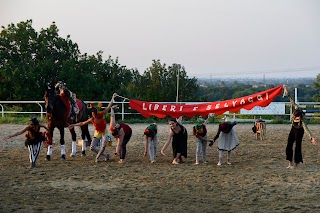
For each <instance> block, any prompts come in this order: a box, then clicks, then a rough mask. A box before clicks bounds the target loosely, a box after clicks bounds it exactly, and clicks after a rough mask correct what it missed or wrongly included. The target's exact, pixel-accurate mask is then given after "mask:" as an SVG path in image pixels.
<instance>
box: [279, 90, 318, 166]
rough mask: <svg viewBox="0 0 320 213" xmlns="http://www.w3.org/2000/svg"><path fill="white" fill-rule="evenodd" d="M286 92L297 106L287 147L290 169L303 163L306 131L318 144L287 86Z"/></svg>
mask: <svg viewBox="0 0 320 213" xmlns="http://www.w3.org/2000/svg"><path fill="white" fill-rule="evenodd" d="M284 94H285V95H286V96H287V97H288V98H289V100H290V102H291V104H292V105H293V106H294V107H295V110H294V111H293V113H292V116H291V124H292V125H291V130H290V133H289V136H288V143H287V147H286V160H288V161H289V165H288V167H287V168H288V169H293V168H295V167H298V165H299V164H300V163H303V160H302V150H301V147H302V146H301V144H302V138H303V135H304V132H306V133H307V134H308V136H309V138H310V140H311V143H312V144H313V145H315V144H317V142H316V140H315V138H314V137H313V136H312V134H311V132H310V130H309V129H308V127H307V125H306V122H305V120H304V112H303V111H302V109H301V108H299V106H298V105H297V104H296V103H295V102H294V100H293V99H292V97H291V96H290V94H289V92H288V90H287V87H286V86H284ZM294 142H296V147H295V150H294V158H293V144H294Z"/></svg>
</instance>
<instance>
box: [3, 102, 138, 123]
mask: <svg viewBox="0 0 320 213" xmlns="http://www.w3.org/2000/svg"><path fill="white" fill-rule="evenodd" d="M84 102H85V103H86V104H89V103H98V102H99V103H102V104H109V101H84ZM22 104H37V105H38V106H39V111H23V112H19V111H9V110H6V108H5V105H22ZM114 104H117V105H121V106H120V108H121V112H118V113H116V114H121V118H122V120H124V116H125V115H126V114H139V113H132V112H125V107H124V105H125V104H129V102H114ZM0 108H1V115H2V117H4V116H5V114H32V115H36V114H40V117H41V119H42V118H43V117H44V116H45V115H46V110H45V102H44V101H0ZM7 108H9V109H10V107H7Z"/></svg>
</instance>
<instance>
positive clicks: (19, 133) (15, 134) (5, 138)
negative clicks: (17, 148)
mask: <svg viewBox="0 0 320 213" xmlns="http://www.w3.org/2000/svg"><path fill="white" fill-rule="evenodd" d="M27 130H28V127H25V128H24V129H22V130H21V131H19V132H16V133H14V134H12V135H8V136H5V137H4V138H3V140H7V139H9V138H12V137H15V136H18V135H21V134H23V133H24V132H26V131H27Z"/></svg>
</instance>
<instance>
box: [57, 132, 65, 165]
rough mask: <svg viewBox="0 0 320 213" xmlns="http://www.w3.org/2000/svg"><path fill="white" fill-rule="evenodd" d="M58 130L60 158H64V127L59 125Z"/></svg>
mask: <svg viewBox="0 0 320 213" xmlns="http://www.w3.org/2000/svg"><path fill="white" fill-rule="evenodd" d="M59 130H60V145H61V160H65V159H66V147H65V142H64V127H59Z"/></svg>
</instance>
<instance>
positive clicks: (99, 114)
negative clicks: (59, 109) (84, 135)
mask: <svg viewBox="0 0 320 213" xmlns="http://www.w3.org/2000/svg"><path fill="white" fill-rule="evenodd" d="M115 96H116V93H114V94H113V96H112V99H111V101H110V102H109V104H108V106H107V107H106V108H105V109H104V110H102V111H98V110H97V108H95V107H92V108H91V109H90V113H91V116H92V117H91V118H89V119H88V120H86V121H83V122H79V123H75V124H70V125H69V126H68V128H69V129H72V128H74V127H75V126H83V125H86V124H89V123H92V124H93V126H94V127H95V131H94V135H93V138H92V141H91V145H90V149H91V151H93V152H95V153H97V156H96V158H95V162H96V163H97V162H99V157H100V156H101V155H103V156H104V157H105V158H106V161H108V160H109V153H107V152H105V149H106V146H107V144H108V139H109V137H108V134H107V122H106V119H105V114H106V113H108V112H109V110H110V107H111V106H112V104H113V99H114V97H115ZM100 140H101V146H100V149H98V147H97V146H98V144H99V142H100Z"/></svg>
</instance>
